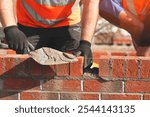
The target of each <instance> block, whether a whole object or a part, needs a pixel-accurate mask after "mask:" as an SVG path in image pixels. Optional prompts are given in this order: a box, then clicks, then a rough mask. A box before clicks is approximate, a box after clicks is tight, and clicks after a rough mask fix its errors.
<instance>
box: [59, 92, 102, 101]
mask: <svg viewBox="0 0 150 117" xmlns="http://www.w3.org/2000/svg"><path fill="white" fill-rule="evenodd" d="M60 99H61V100H99V94H85V93H84V94H83V93H61V95H60Z"/></svg>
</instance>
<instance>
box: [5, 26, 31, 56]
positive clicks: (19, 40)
mask: <svg viewBox="0 0 150 117" xmlns="http://www.w3.org/2000/svg"><path fill="white" fill-rule="evenodd" d="M4 33H5V38H6V41H7V43H8V46H9V48H10V49H13V50H15V51H16V52H17V54H26V53H28V50H29V43H28V41H27V37H26V35H25V34H24V33H23V32H22V31H20V30H19V29H18V28H17V26H9V27H6V28H4Z"/></svg>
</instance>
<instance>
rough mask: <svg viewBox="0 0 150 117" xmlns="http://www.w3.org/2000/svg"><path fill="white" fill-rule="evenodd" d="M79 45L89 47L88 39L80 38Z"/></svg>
mask: <svg viewBox="0 0 150 117" xmlns="http://www.w3.org/2000/svg"><path fill="white" fill-rule="evenodd" d="M80 45H84V46H88V47H91V43H90V42H89V41H86V40H81V41H80Z"/></svg>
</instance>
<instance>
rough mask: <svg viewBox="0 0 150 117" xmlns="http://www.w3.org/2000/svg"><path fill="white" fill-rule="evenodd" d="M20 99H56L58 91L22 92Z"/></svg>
mask: <svg viewBox="0 0 150 117" xmlns="http://www.w3.org/2000/svg"><path fill="white" fill-rule="evenodd" d="M20 99H21V100H58V99H59V96H58V93H51V92H22V93H21V97H20Z"/></svg>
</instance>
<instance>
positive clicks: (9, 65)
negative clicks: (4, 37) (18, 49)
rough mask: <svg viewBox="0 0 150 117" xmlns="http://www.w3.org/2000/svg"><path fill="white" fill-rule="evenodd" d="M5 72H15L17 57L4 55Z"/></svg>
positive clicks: (10, 73) (12, 73)
mask: <svg viewBox="0 0 150 117" xmlns="http://www.w3.org/2000/svg"><path fill="white" fill-rule="evenodd" d="M3 61H4V73H5V74H9V75H14V74H15V69H14V68H15V59H14V58H11V57H4V58H3Z"/></svg>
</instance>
